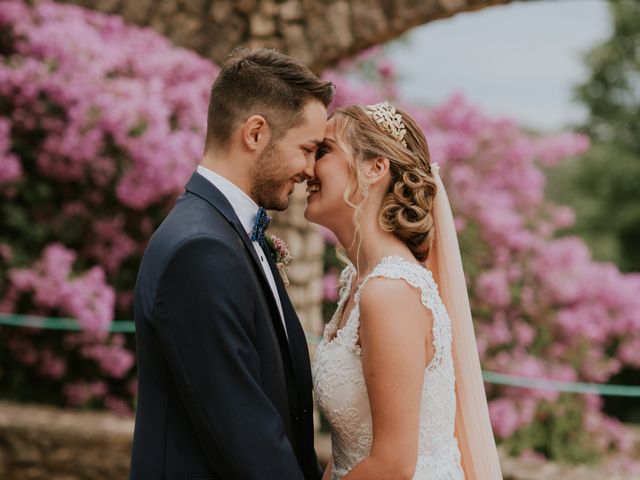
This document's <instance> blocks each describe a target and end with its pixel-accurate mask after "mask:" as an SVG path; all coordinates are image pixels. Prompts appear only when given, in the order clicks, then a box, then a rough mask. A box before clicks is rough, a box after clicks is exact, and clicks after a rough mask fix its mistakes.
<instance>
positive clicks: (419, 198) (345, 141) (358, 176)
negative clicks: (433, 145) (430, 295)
mask: <svg viewBox="0 0 640 480" xmlns="http://www.w3.org/2000/svg"><path fill="white" fill-rule="evenodd" d="M396 112H397V113H399V114H400V115H401V116H402V123H403V124H404V126H405V128H406V133H405V135H404V143H406V146H404V145H403V143H402V142H401V141H400V140H398V139H397V138H395V137H394V136H393V135H392V134H391V133H390V132H388V131H387V130H385V128H384V127H383V126H382V125H380V124H378V123H376V121H374V119H372V118H371V117H370V116H369V114H368V113H367V111H366V110H365V109H364V107H362V106H360V105H350V106H348V107H342V108H339V109H337V110H335V111H334V112H332V113H331V115H330V118H332V119H334V121H335V128H336V141H337V143H338V145H339V146H340V148H342V150H344V151H345V152H346V153H348V155H347V157H348V158H349V168H350V171H351V174H352V182H351V185H350V186H349V187H348V188H347V190H346V191H345V192H344V197H343V198H344V200H345V202H347V204H348V205H350V206H351V207H352V208H354V210H355V212H354V221H355V224H356V229H357V230H359V223H358V216H359V214H360V211H361V205H362V203H360V204H354V203H353V202H352V201H351V200H350V199H351V197H352V195H353V194H354V193H360V194H361V195H362V196H363V197H366V196H367V188H366V183H365V181H364V178H363V173H362V169H361V165H362V163H363V162H365V161H367V160H372V159H375V158H378V157H384V158H388V159H389V170H390V173H391V181H390V182H389V186H388V189H387V193H386V195H385V197H384V199H383V201H382V208H381V209H380V213H379V216H378V221H379V223H380V226H381V227H382V229H383V230H385V231H387V232H390V233H393V234H394V235H395V236H396V237H397V238H399V239H400V240H401V241H402V242H404V243H405V245H407V246H408V247H409V249H410V250H411V252H412V253H413V256H414V257H415V258H416V259H417V260H418V261H421V262H422V261H424V260H426V259H427V257H428V255H429V251H430V249H431V245H432V244H433V238H434V231H433V224H434V223H433V201H434V198H435V195H436V190H437V188H436V183H435V180H434V178H433V173H432V172H431V164H430V156H429V147H428V145H427V140H426V139H425V137H424V134H423V133H422V129H421V128H420V127H419V126H418V124H417V123H416V122H415V120H413V119H412V118H411V117H410V116H409V115H408V114H407V113H406V112H404V111H402V110H400V109H398V108H396ZM363 201H364V200H363Z"/></svg>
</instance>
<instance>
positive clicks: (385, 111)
mask: <svg viewBox="0 0 640 480" xmlns="http://www.w3.org/2000/svg"><path fill="white" fill-rule="evenodd" d="M364 110H365V112H367V115H369V117H371V118H372V119H373V121H374V122H376V123H377V124H378V125H381V126H382V128H384V130H385V131H386V132H387V133H388V134H389V135H391V136H392V137H393V138H395V139H396V140H398V141H399V142H400V143H401V144H402V145H403V146H404V147H405V148H407V142H406V140H405V139H404V136H405V135H406V134H407V129H406V128H405V126H404V123H402V115H400V114H399V113H398V112H396V108H395V107H393V106H391V105H389V104H388V103H387V102H381V103H376V104H375V105H367V106H366V107H365V109H364Z"/></svg>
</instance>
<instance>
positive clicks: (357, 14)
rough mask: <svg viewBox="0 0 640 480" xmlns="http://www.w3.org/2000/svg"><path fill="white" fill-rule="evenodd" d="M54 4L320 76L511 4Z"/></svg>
mask: <svg viewBox="0 0 640 480" xmlns="http://www.w3.org/2000/svg"><path fill="white" fill-rule="evenodd" d="M59 1H68V2H72V3H77V4H80V5H83V6H86V7H90V8H95V9H97V10H102V11H104V12H109V13H117V14H120V15H122V16H123V17H124V19H125V20H126V21H128V22H131V23H136V24H138V25H145V26H151V27H152V28H154V29H155V30H157V31H158V32H160V33H162V34H163V35H166V36H167V37H169V38H170V39H171V40H173V41H174V42H175V43H176V44H177V45H180V46H183V47H186V48H190V49H192V50H195V51H197V52H199V53H201V54H202V55H204V56H207V57H209V58H211V59H212V60H214V61H215V62H217V63H221V62H223V61H224V59H225V58H226V56H227V54H228V52H229V51H230V50H231V49H232V48H233V47H235V46H237V45H239V44H247V45H249V46H251V47H255V46H263V47H272V48H277V49H278V50H280V51H281V52H285V53H288V54H290V55H292V56H294V57H296V58H298V59H300V60H302V61H303V62H305V63H307V64H308V65H309V66H311V67H312V68H313V69H315V70H316V71H320V70H322V69H323V68H326V67H328V66H332V65H335V64H336V63H337V62H338V61H340V60H342V59H343V58H346V57H350V56H352V55H354V54H356V53H357V52H359V51H362V50H364V49H366V48H368V47H371V46H372V45H376V44H379V43H382V42H385V41H387V40H389V39H391V38H394V37H397V36H398V35H400V34H402V33H404V32H406V31H407V30H409V29H410V28H413V27H415V26H417V25H421V24H423V23H427V22H429V21H432V20H436V19H439V18H444V17H449V16H451V15H455V14H456V13H459V12H464V11H470V10H477V9H480V8H484V7H488V6H491V5H496V4H503V3H509V2H511V1H512V0H424V1H415V0H325V1H322V2H320V1H317V0H59ZM434 48H437V45H435V46H434Z"/></svg>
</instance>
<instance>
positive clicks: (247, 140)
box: [240, 115, 271, 154]
mask: <svg viewBox="0 0 640 480" xmlns="http://www.w3.org/2000/svg"><path fill="white" fill-rule="evenodd" d="M240 138H241V140H242V144H243V146H244V147H245V148H247V149H248V150H249V151H251V152H254V153H257V154H260V153H262V152H263V150H264V149H265V147H266V146H267V145H268V144H269V140H270V139H271V127H269V123H268V122H267V120H266V119H265V118H264V117H263V116H262V115H251V116H250V117H249V118H247V119H246V120H245V122H244V123H243V124H242V125H241V126H240Z"/></svg>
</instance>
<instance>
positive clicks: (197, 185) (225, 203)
mask: <svg viewBox="0 0 640 480" xmlns="http://www.w3.org/2000/svg"><path fill="white" fill-rule="evenodd" d="M185 190H186V191H187V192H191V193H193V194H194V195H197V196H198V197H200V198H202V199H203V200H205V201H206V202H207V203H209V204H211V206H212V207H213V208H215V209H216V210H218V211H219V212H220V213H221V214H222V215H223V216H224V217H225V218H226V219H227V221H228V222H229V223H231V224H232V225H234V226H235V227H236V229H240V230H241V231H242V232H244V233H245V236H246V231H245V229H244V227H243V225H242V222H240V219H239V218H238V216H237V215H236V212H235V211H234V209H233V206H232V205H231V203H230V202H229V200H227V197H225V196H224V195H223V193H222V192H221V191H220V190H218V189H217V188H216V186H215V185H213V183H211V182H210V181H209V180H207V179H206V178H204V177H203V176H202V175H200V174H199V173H198V172H193V175H191V178H190V179H189V182H187V185H186V187H185ZM241 237H242V235H241Z"/></svg>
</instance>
